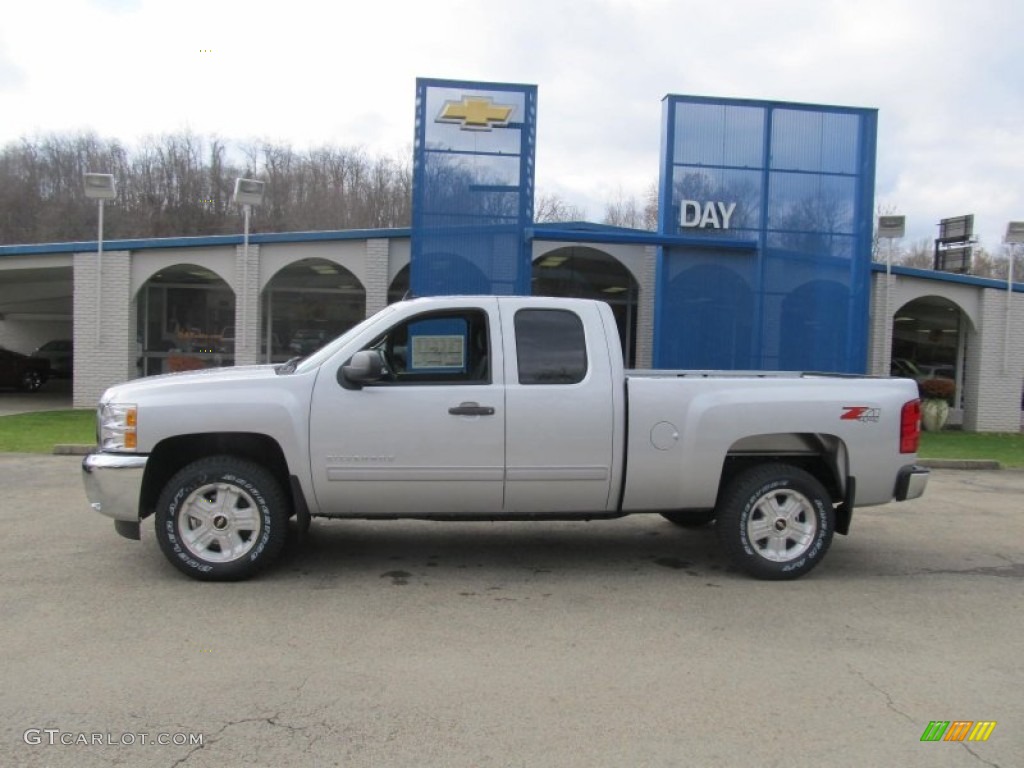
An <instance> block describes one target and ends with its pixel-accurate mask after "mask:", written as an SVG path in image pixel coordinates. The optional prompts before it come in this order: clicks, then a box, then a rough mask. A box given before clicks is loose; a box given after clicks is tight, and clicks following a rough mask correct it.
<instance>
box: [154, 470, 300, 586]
mask: <svg viewBox="0 0 1024 768" xmlns="http://www.w3.org/2000/svg"><path fill="white" fill-rule="evenodd" d="M287 532H288V502H287V499H286V498H285V496H284V493H283V492H282V491H281V486H280V484H279V483H278V482H277V480H275V479H274V476H273V475H272V474H270V472H268V471H267V470H266V469H264V468H263V467H261V466H260V465H258V464H255V463H253V462H251V461H245V460H243V459H237V458H234V457H232V456H213V457H209V458H205V459H200V460H199V461H195V462H193V463H192V464H189V465H188V466H186V467H185V468H183V469H182V470H180V471H179V472H178V473H177V474H176V475H174V477H172V478H171V480H170V481H169V482H168V483H167V485H166V486H164V489H163V492H162V493H161V494H160V499H159V501H158V502H157V510H156V537H157V540H158V541H159V542H160V548H161V549H162V550H163V553H164V555H166V557H167V559H168V560H170V561H171V563H172V564H173V565H174V566H175V567H176V568H177V569H178V570H180V571H182V572H183V573H185V574H187V575H189V576H191V577H192V578H195V579H202V580H205V581H234V580H238V579H246V578H249V577H250V576H252V575H253V574H255V573H256V572H257V571H259V570H260V569H262V568H264V567H265V566H267V565H269V564H270V563H271V562H273V560H274V559H275V558H276V557H277V555H278V554H279V553H280V551H281V547H282V546H283V545H284V542H285V537H286V536H287Z"/></svg>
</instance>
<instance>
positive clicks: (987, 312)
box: [964, 289, 1024, 432]
mask: <svg viewBox="0 0 1024 768" xmlns="http://www.w3.org/2000/svg"><path fill="white" fill-rule="evenodd" d="M1009 312H1010V318H1009V319H1010V327H1009V331H1010V332H1009V335H1008V336H1007V333H1006V331H1007V297H1006V293H1005V291H995V290H991V289H990V290H985V291H984V293H983V295H982V297H981V319H980V327H979V329H978V334H977V340H976V341H975V343H972V344H969V345H968V348H967V355H968V358H967V366H966V367H967V372H966V380H965V382H964V394H965V396H966V397H967V398H968V401H967V402H966V403H965V405H964V429H967V430H970V431H972V432H1017V431H1019V430H1020V404H1021V401H1020V398H1021V380H1022V377H1024V297H1022V296H1021V295H1020V294H1014V295H1013V301H1012V305H1011V307H1010V310H1009Z"/></svg>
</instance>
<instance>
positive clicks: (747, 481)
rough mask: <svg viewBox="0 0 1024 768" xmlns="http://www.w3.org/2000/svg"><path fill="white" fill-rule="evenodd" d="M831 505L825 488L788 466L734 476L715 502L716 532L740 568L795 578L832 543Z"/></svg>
mask: <svg viewBox="0 0 1024 768" xmlns="http://www.w3.org/2000/svg"><path fill="white" fill-rule="evenodd" d="M835 519H836V516H835V509H834V507H833V506H832V500H831V498H830V497H829V495H828V492H827V491H826V490H825V488H824V486H822V484H821V483H820V482H818V480H817V479H815V478H814V477H813V476H812V475H810V474H809V473H807V472H805V471H804V470H802V469H798V468H797V467H792V466H789V465H788V464H765V465H762V466H758V467H753V468H751V469H748V470H746V471H745V472H742V473H740V474H739V475H737V476H736V477H735V478H734V479H733V480H732V482H731V483H730V485H729V487H728V488H727V489H726V491H725V492H724V493H723V495H722V498H721V500H720V502H719V507H718V514H717V517H716V523H715V530H716V532H717V533H718V538H719V541H720V542H721V543H722V546H723V548H724V549H725V551H726V552H727V553H728V555H729V556H730V557H731V558H732V560H733V562H735V563H736V564H737V565H738V566H739V567H740V568H742V569H743V570H745V571H746V572H747V573H749V574H751V575H752V576H754V577H756V578H759V579H772V580H779V579H795V578H798V577H800V576H803V575H804V574H805V573H807V572H808V571H810V570H811V569H813V568H814V567H815V566H816V565H817V564H818V563H819V562H821V560H822V558H824V557H825V553H826V552H828V548H829V545H830V544H831V543H832V534H833V532H834V531H835Z"/></svg>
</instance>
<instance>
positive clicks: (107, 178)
mask: <svg viewBox="0 0 1024 768" xmlns="http://www.w3.org/2000/svg"><path fill="white" fill-rule="evenodd" d="M85 196H86V197H88V198H89V199H90V200H113V199H114V198H115V197H117V189H116V184H115V183H114V175H113V174H112V173H87V174H85Z"/></svg>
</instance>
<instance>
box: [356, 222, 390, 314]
mask: <svg viewBox="0 0 1024 768" xmlns="http://www.w3.org/2000/svg"><path fill="white" fill-rule="evenodd" d="M390 243H391V241H390V240H386V239H383V238H377V239H374V240H367V241H366V282H365V284H364V285H363V287H364V288H365V289H366V316H367V317H370V316H371V315H374V314H376V313H377V312H380V310H382V309H384V307H386V306H387V304H388V272H389V268H390Z"/></svg>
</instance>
